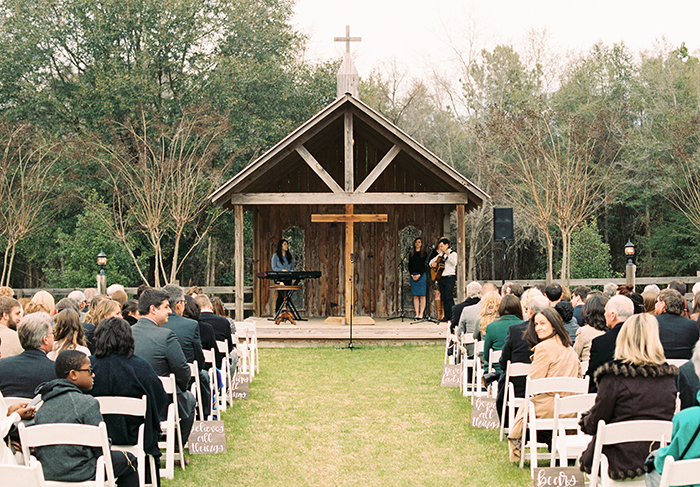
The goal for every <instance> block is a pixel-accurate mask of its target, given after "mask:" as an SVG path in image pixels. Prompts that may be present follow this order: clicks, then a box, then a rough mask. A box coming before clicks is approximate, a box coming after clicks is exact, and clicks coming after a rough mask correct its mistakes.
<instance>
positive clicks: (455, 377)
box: [440, 364, 462, 387]
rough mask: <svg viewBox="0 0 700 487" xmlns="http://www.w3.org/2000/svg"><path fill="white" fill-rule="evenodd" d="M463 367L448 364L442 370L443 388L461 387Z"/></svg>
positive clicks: (441, 383) (441, 382)
mask: <svg viewBox="0 0 700 487" xmlns="http://www.w3.org/2000/svg"><path fill="white" fill-rule="evenodd" d="M461 370H462V367H461V366H460V365H459V364H458V365H452V364H447V365H445V366H444V368H443V369H442V380H441V381H440V385H441V386H442V387H459V376H460V374H461Z"/></svg>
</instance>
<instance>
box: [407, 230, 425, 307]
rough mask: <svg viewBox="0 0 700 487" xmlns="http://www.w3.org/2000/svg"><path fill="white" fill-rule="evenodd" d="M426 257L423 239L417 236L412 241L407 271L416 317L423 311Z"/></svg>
mask: <svg viewBox="0 0 700 487" xmlns="http://www.w3.org/2000/svg"><path fill="white" fill-rule="evenodd" d="M426 257H427V254H426V252H425V249H423V240H422V239H421V238H420V237H418V238H417V239H415V240H414V241H413V251H412V252H411V256H410V257H409V258H408V273H409V274H410V276H411V294H412V295H413V309H415V310H416V319H422V318H423V313H425V294H426V284H427V282H428V277H427V275H426V273H425V271H426V267H425V260H426Z"/></svg>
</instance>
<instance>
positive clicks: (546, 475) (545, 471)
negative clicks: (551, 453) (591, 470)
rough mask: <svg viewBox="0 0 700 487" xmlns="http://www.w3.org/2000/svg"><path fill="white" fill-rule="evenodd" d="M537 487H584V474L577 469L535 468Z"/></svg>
mask: <svg viewBox="0 0 700 487" xmlns="http://www.w3.org/2000/svg"><path fill="white" fill-rule="evenodd" d="M533 480H534V482H535V487H548V486H553V487H579V486H580V487H583V472H582V471H581V470H579V469H578V468H576V467H566V468H535V476H534V478H533Z"/></svg>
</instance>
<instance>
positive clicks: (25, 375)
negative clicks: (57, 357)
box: [0, 313, 56, 398]
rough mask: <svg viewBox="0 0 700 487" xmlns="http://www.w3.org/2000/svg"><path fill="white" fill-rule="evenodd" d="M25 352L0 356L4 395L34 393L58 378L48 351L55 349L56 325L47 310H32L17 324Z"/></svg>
mask: <svg viewBox="0 0 700 487" xmlns="http://www.w3.org/2000/svg"><path fill="white" fill-rule="evenodd" d="M17 334H18V335H19V342H20V344H21V345H22V347H23V348H24V352H22V353H20V354H19V355H15V356H14V357H7V358H3V359H0V392H2V395H3V396H6V397H9V396H15V397H27V398H30V397H34V396H35V395H36V392H35V391H36V389H37V387H38V386H39V385H40V384H42V383H44V382H48V381H50V380H54V379H55V378H56V370H55V364H54V362H53V361H52V360H50V359H49V358H48V357H47V356H46V354H47V353H48V352H50V351H51V350H52V349H53V326H52V325H51V317H50V316H49V315H48V313H31V314H28V315H27V316H25V317H24V318H22V319H21V320H20V322H19V324H18V325H17Z"/></svg>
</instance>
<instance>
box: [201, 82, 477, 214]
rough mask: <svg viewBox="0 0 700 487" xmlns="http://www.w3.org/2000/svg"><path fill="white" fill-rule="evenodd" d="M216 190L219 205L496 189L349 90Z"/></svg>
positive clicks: (447, 196)
mask: <svg viewBox="0 0 700 487" xmlns="http://www.w3.org/2000/svg"><path fill="white" fill-rule="evenodd" d="M209 198H211V200H212V201H213V202H214V203H215V204H217V205H219V206H223V207H226V208H232V207H233V206H234V205H280V204H282V205H286V204H302V205H312V204H464V205H466V209H467V211H468V210H469V209H472V208H475V207H477V206H479V205H481V204H482V202H483V201H484V200H485V199H487V198H489V196H488V195H487V194H486V193H485V192H484V191H482V190H481V189H480V188H479V187H477V186H476V185H475V184H474V183H472V182H471V181H469V180H468V179H467V178H465V177H464V176H463V175H462V174H460V173H459V172H458V171H456V170H455V169H454V168H453V167H451V166H450V165H448V164H446V163H445V162H444V161H442V160H441V159H440V158H439V157H437V156H436V155H435V154H433V153H432V152H431V151H429V150H428V149H427V148H425V147H424V146H423V145H421V144H420V143H418V142H417V141H416V140H414V139H413V138H412V137H411V136H409V135H408V134H406V133H405V132H404V131H402V130H401V129H400V128H398V127H397V126H396V125H394V124H393V123H392V122H390V121H389V120H387V119H386V118H385V117H383V116H382V115H380V114H379V113H377V112H376V111H374V110H373V109H372V108H370V107H369V106H367V105H366V104H365V103H363V102H362V101H360V100H358V99H356V98H354V97H352V96H351V95H350V94H346V95H345V96H342V97H340V98H338V99H336V100H335V101H333V102H332V103H330V104H329V105H327V106H326V107H325V108H323V109H322V110H321V111H320V112H318V113H317V114H316V115H314V116H313V117H311V118H310V119H309V120H307V121H306V122H305V123H304V124H302V125H301V126H300V127H298V128H297V129H296V130H294V131H293V132H291V133H290V134H289V135H288V136H287V137H285V138H284V139H282V140H281V141H280V142H278V143H277V144H276V145H275V146H273V147H272V148H271V149H269V150H268V151H267V152H265V153H264V154H263V155H262V156H260V157H259V158H257V159H256V160H255V161H253V162H252V163H250V164H249V165H248V166H246V167H245V168H244V169H243V170H241V171H240V172H239V173H238V174H236V175H235V176H234V177H232V178H231V179H229V180H228V181H227V182H226V183H224V184H223V185H222V186H221V187H220V188H219V189H217V190H216V191H214V192H213V193H212V194H211V195H210V196H209Z"/></svg>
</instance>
